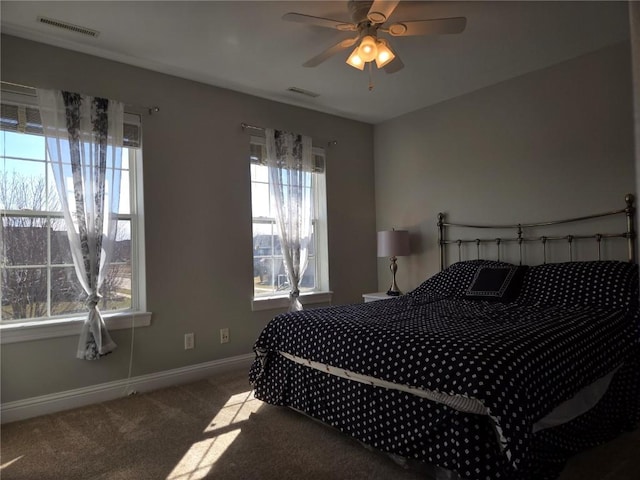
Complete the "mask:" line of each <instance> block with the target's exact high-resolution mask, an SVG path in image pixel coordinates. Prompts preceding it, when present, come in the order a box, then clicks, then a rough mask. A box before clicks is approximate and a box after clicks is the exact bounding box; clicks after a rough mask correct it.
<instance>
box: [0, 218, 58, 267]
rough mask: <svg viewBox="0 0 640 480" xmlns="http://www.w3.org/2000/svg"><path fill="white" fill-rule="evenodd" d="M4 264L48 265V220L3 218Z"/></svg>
mask: <svg viewBox="0 0 640 480" xmlns="http://www.w3.org/2000/svg"><path fill="white" fill-rule="evenodd" d="M2 239H3V242H2V243H3V245H2V253H1V254H2V263H3V264H4V265H44V264H46V263H47V219H46V218H45V217H13V216H7V215H3V216H2Z"/></svg>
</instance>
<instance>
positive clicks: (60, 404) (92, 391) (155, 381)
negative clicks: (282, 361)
mask: <svg viewBox="0 0 640 480" xmlns="http://www.w3.org/2000/svg"><path fill="white" fill-rule="evenodd" d="M254 358H255V356H254V354H252V353H251V354H246V355H238V356H235V357H229V358H223V359H221V360H213V361H211V362H205V363H199V364H197V365H190V366H188V367H182V368H175V369H172V370H165V371H163V372H158V373H151V374H149V375H141V376H138V377H133V378H130V379H128V380H127V379H124V380H117V381H115V382H107V383H101V384H99V385H92V386H90V387H83V388H76V389H74V390H67V391H64V392H58V393H52V394H49V395H42V396H39V397H31V398H26V399H24V400H16V401H15V402H6V403H3V404H2V405H1V406H0V412H1V413H0V414H1V418H0V422H1V423H9V422H15V421H17V420H24V419H27V418H32V417H37V416H40V415H47V414H49V413H55V412H60V411H62V410H69V409H71V408H77V407H83V406H85V405H91V404H93V403H100V402H105V401H108V400H114V399H116V398H121V397H125V396H127V395H130V394H131V393H133V392H136V393H142V392H148V391H151V390H157V389H159V388H166V387H171V386H174V385H180V384H182V383H188V382H194V381H197V380H201V379H203V378H207V377H211V376H213V375H216V374H220V373H222V372H225V371H228V370H231V369H234V368H240V367H243V366H245V367H247V369H248V368H249V366H250V365H251V362H252V361H253V359H254ZM247 374H248V371H247Z"/></svg>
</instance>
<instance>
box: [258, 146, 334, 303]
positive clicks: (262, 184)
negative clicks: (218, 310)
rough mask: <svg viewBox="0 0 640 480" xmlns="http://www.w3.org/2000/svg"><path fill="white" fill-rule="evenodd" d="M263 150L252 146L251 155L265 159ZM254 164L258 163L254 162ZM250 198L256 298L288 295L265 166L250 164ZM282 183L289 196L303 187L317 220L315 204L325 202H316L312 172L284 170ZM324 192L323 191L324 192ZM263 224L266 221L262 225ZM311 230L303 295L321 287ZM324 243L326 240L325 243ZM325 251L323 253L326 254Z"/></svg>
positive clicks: (312, 215) (287, 282)
mask: <svg viewBox="0 0 640 480" xmlns="http://www.w3.org/2000/svg"><path fill="white" fill-rule="evenodd" d="M263 150H264V148H262V147H260V146H259V145H257V144H252V145H251V152H252V154H254V155H256V156H257V157H260V158H263V157H264V151H263ZM251 161H252V162H255V161H257V159H252V160H251ZM250 168H251V194H252V214H253V221H254V224H253V246H254V252H253V271H254V295H255V296H256V297H259V296H268V295H283V296H284V295H286V294H287V293H288V292H289V289H290V285H289V281H288V278H287V275H286V269H285V267H284V262H283V259H282V248H281V245H280V241H279V239H278V235H277V231H276V225H275V217H276V215H277V212H276V203H275V198H272V191H271V185H270V177H269V169H268V167H267V166H266V165H257V164H255V163H252V164H251V167H250ZM281 180H282V183H283V186H284V195H285V196H286V195H288V194H289V191H288V190H290V189H291V188H300V187H299V186H298V185H302V188H303V189H304V190H303V195H304V196H306V197H307V198H310V199H311V202H310V204H311V208H312V211H311V218H312V219H313V221H314V222H315V221H316V218H315V214H316V212H315V204H316V202H317V201H322V202H324V199H315V198H314V195H316V190H315V182H316V177H315V175H314V174H313V173H311V172H300V171H299V170H284V171H282V173H281ZM322 191H323V192H324V190H322ZM262 220H263V221H262ZM314 228H315V227H312V233H311V236H310V238H308V239H306V240H307V242H308V249H309V250H308V254H309V260H308V266H307V268H306V270H305V273H304V275H303V277H302V279H301V282H300V285H299V287H300V290H301V291H313V290H317V289H318V288H319V286H318V279H317V275H318V268H320V267H319V266H318V258H317V257H316V254H317V245H316V241H317V239H316V238H315V237H316V235H315V233H314ZM323 241H324V240H323ZM325 250H326V248H325V249H323V250H322V251H325Z"/></svg>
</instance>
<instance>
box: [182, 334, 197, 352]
mask: <svg viewBox="0 0 640 480" xmlns="http://www.w3.org/2000/svg"><path fill="white" fill-rule="evenodd" d="M194 343H195V340H194V337H193V333H185V334H184V349H185V350H191V349H192V348H193V346H194Z"/></svg>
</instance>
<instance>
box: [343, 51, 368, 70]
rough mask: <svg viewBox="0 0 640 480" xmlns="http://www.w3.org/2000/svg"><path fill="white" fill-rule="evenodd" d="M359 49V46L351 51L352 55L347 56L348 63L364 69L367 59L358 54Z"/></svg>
mask: <svg viewBox="0 0 640 480" xmlns="http://www.w3.org/2000/svg"><path fill="white" fill-rule="evenodd" d="M359 50H360V47H359V46H358V47H356V48H355V50H353V52H351V55H349V58H347V65H350V66H352V67H353V68H357V69H358V70H364V64H365V61H364V60H362V58H361V57H360V55H359V54H358V51H359Z"/></svg>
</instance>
